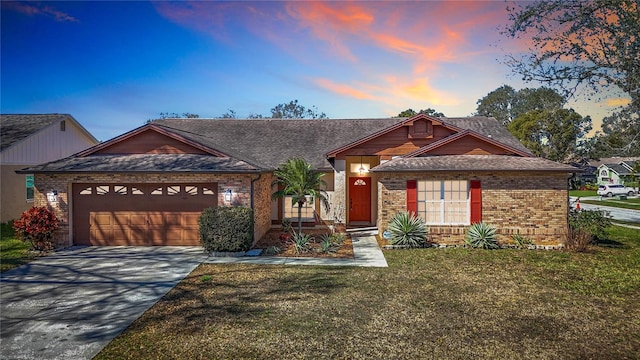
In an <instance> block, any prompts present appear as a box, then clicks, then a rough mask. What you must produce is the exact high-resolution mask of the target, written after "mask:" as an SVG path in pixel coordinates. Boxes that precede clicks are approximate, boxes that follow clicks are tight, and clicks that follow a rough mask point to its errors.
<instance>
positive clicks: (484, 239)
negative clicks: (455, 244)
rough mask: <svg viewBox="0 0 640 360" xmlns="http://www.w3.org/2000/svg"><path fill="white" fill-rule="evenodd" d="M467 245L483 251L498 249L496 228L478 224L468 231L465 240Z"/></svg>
mask: <svg viewBox="0 0 640 360" xmlns="http://www.w3.org/2000/svg"><path fill="white" fill-rule="evenodd" d="M464 241H465V242H466V243H467V245H471V246H472V247H474V248H481V249H497V248H498V240H497V239H496V228H495V227H494V226H493V225H489V224H486V223H483V222H481V223H476V224H473V225H471V226H470V227H469V228H468V229H467V234H466V236H465V238H464Z"/></svg>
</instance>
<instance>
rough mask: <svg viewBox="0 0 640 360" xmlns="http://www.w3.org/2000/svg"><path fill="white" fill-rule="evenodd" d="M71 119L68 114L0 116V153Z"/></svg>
mask: <svg viewBox="0 0 640 360" xmlns="http://www.w3.org/2000/svg"><path fill="white" fill-rule="evenodd" d="M69 118H71V116H70V115H68V114H2V115H0V151H2V150H4V149H6V148H8V147H9V146H11V145H13V144H15V143H17V142H19V141H21V140H23V139H25V138H27V137H28V136H30V135H32V134H35V133H36V132H38V131H40V130H42V129H44V128H46V127H47V126H49V125H51V124H54V123H57V122H60V121H62V120H67V119H69Z"/></svg>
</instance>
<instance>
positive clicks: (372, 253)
mask: <svg viewBox="0 0 640 360" xmlns="http://www.w3.org/2000/svg"><path fill="white" fill-rule="evenodd" d="M351 240H352V243H353V255H354V258H353V259H340V258H333V259H332V258H307V257H284V256H255V257H251V256H244V257H212V256H210V257H208V258H207V259H205V260H204V262H205V263H208V264H270V265H322V266H366V267H387V260H386V259H385V258H384V254H383V253H382V250H380V246H378V241H376V237H375V232H355V233H351Z"/></svg>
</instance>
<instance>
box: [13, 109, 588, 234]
mask: <svg viewBox="0 0 640 360" xmlns="http://www.w3.org/2000/svg"><path fill="white" fill-rule="evenodd" d="M293 157H301V158H304V159H305V160H306V161H307V162H309V163H310V164H312V166H313V167H314V169H316V171H319V172H322V173H324V174H325V176H324V179H325V181H326V183H327V188H326V191H327V192H328V195H329V200H330V203H331V210H330V211H329V212H326V211H325V209H324V208H321V207H320V205H319V202H318V201H309V202H308V203H307V204H306V205H305V207H304V208H303V209H302V216H303V218H304V219H303V222H304V225H303V226H306V227H313V226H316V225H325V224H331V223H336V222H337V223H339V224H346V226H347V227H360V226H373V227H377V228H378V231H379V232H380V233H382V232H383V231H384V230H385V229H387V227H388V226H389V222H390V220H391V219H392V218H393V217H394V216H395V215H396V214H397V213H398V212H401V211H409V212H413V213H416V214H417V215H418V216H420V217H422V218H423V219H424V220H425V222H426V223H427V225H428V227H429V240H430V241H432V242H435V243H449V244H451V243H462V242H463V241H464V233H465V230H466V229H467V228H468V227H469V225H471V224H473V223H477V222H486V223H489V224H492V225H494V226H495V227H496V228H497V229H498V238H499V241H500V242H509V241H511V236H512V235H513V234H522V235H524V236H526V237H528V238H530V239H531V240H533V241H535V243H536V244H545V245H547V244H548V245H553V244H558V243H560V242H562V241H563V240H564V237H565V236H566V232H567V227H568V222H567V218H568V189H567V179H568V178H569V176H570V175H571V174H572V173H575V172H578V171H579V170H578V169H576V168H575V167H572V166H568V165H564V164H559V163H556V162H553V161H549V160H545V159H542V158H538V157H535V156H533V155H532V154H531V152H530V151H529V150H528V149H527V148H525V147H524V146H523V145H522V144H521V143H520V142H519V141H518V140H517V139H516V138H514V137H513V136H512V135H511V134H510V133H509V132H508V131H507V130H506V129H505V128H504V126H502V125H501V124H500V123H499V122H498V121H497V120H496V119H494V118H486V117H480V116H475V117H468V118H444V117H443V118H434V117H430V116H427V115H424V114H418V115H416V116H413V117H411V118H390V119H342V120H340V119H324V120H274V119H258V120H248V119H247V120H240V119H231V120H214V119H164V120H156V121H153V122H150V123H148V124H146V125H144V126H142V127H139V128H137V129H134V130H131V131H129V132H127V133H125V134H123V135H121V136H118V137H116V138H114V139H112V140H109V141H106V142H104V143H101V144H99V145H96V146H94V147H92V148H90V149H87V150H85V151H82V152H80V153H78V154H76V155H74V156H71V157H68V158H65V159H62V160H58V161H54V162H50V163H46V164H42V165H38V166H33V167H30V168H28V169H23V170H21V171H20V172H22V173H33V174H36V177H35V186H36V195H35V198H36V203H37V204H41V205H50V206H52V207H53V208H54V209H55V211H56V213H57V214H58V216H59V217H60V218H61V219H63V226H62V227H61V231H60V233H59V235H60V238H59V239H58V241H59V242H58V244H60V245H62V246H69V245H82V244H85V245H199V244H200V241H199V235H198V216H199V214H200V213H201V211H202V210H203V209H204V208H205V207H212V206H238V205H240V206H247V207H251V208H252V209H253V210H254V239H256V240H257V239H259V238H260V237H262V236H263V235H264V234H265V233H266V232H267V231H268V230H269V229H270V228H271V227H279V226H280V223H281V222H282V220H283V219H287V218H289V219H291V218H294V217H295V216H297V209H296V208H294V207H293V206H292V204H291V199H290V198H286V199H278V200H272V199H271V194H272V193H273V191H274V190H275V188H273V187H272V182H273V180H274V174H273V173H274V170H275V169H276V168H278V167H279V166H280V165H281V164H282V163H284V162H286V161H287V160H288V159H290V158H293ZM51 190H56V191H57V193H58V198H57V199H53V200H56V201H55V202H51V201H50V199H49V198H48V197H47V195H46V193H47V192H49V191H51Z"/></svg>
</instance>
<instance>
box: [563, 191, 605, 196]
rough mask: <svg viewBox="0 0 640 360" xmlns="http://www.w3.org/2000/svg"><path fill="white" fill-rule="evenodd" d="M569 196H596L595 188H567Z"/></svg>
mask: <svg viewBox="0 0 640 360" xmlns="http://www.w3.org/2000/svg"><path fill="white" fill-rule="evenodd" d="M569 196H577V197H583V196H598V193H597V192H596V190H569Z"/></svg>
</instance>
